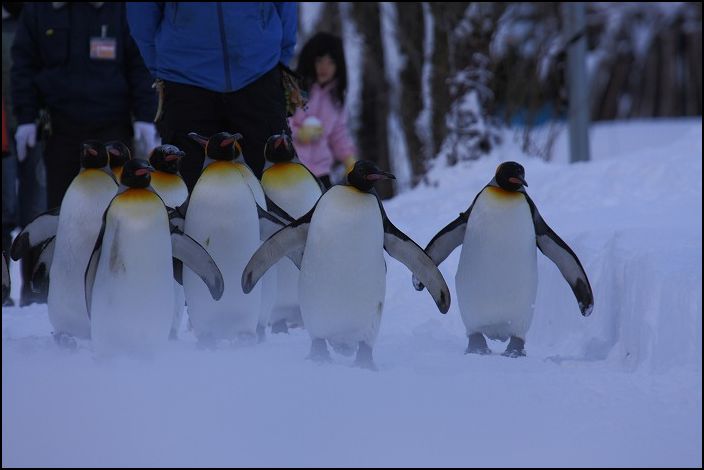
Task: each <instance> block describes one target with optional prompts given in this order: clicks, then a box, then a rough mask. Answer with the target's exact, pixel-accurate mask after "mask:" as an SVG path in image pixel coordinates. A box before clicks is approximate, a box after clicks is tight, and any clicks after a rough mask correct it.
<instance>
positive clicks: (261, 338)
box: [257, 325, 266, 343]
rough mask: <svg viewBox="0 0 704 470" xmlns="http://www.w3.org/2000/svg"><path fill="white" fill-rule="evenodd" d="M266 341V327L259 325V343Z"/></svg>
mask: <svg viewBox="0 0 704 470" xmlns="http://www.w3.org/2000/svg"><path fill="white" fill-rule="evenodd" d="M264 341H266V327H265V326H264V325H257V343H263V342H264Z"/></svg>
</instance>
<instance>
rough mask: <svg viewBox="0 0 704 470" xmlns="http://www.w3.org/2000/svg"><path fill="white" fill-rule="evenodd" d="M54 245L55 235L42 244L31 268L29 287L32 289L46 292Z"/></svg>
mask: <svg viewBox="0 0 704 470" xmlns="http://www.w3.org/2000/svg"><path fill="white" fill-rule="evenodd" d="M55 247H56V237H51V238H50V239H49V240H47V241H46V242H45V243H44V245H43V246H42V251H41V253H40V254H39V257H38V258H37V261H36V263H35V264H34V268H33V269H32V279H31V284H30V285H31V287H32V290H34V291H39V292H48V291H49V290H48V289H49V269H50V268H51V262H52V260H53V259H54V248H55Z"/></svg>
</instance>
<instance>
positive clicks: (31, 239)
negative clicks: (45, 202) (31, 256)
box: [10, 207, 60, 261]
mask: <svg viewBox="0 0 704 470" xmlns="http://www.w3.org/2000/svg"><path fill="white" fill-rule="evenodd" d="M59 209H60V208H59V207H55V208H53V209H51V210H49V211H46V212H44V213H41V214H39V215H38V216H36V217H35V218H34V220H32V221H31V222H30V223H28V224H27V225H26V226H25V228H24V229H23V230H22V231H21V232H20V234H19V235H17V237H16V238H15V240H14V241H13V242H12V247H11V248H10V257H11V258H12V259H13V260H15V261H17V260H19V259H20V258H24V257H25V256H26V255H27V253H28V252H29V249H30V248H32V247H35V246H38V245H40V244H41V243H43V242H44V241H46V240H48V239H49V238H51V237H53V236H56V231H57V230H58V228H59Z"/></svg>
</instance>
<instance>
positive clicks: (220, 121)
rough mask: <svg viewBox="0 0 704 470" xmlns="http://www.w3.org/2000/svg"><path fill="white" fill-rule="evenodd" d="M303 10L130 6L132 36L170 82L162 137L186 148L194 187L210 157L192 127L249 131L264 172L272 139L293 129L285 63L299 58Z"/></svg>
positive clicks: (254, 159) (257, 167) (185, 163)
mask: <svg viewBox="0 0 704 470" xmlns="http://www.w3.org/2000/svg"><path fill="white" fill-rule="evenodd" d="M296 8H297V7H296V4H295V3H290V2H269V3H225V2H198V3H195V2H193V3H190V2H144V3H137V2H134V3H133V2H129V3H128V4H127V18H128V21H129V23H130V31H131V33H132V36H133V37H134V39H135V41H136V42H137V45H138V46H139V49H140V51H141V52H142V57H143V58H144V62H145V63H146V65H147V67H148V68H149V70H150V71H151V72H152V75H153V76H154V77H155V78H156V79H157V83H159V86H163V89H162V93H163V109H162V111H163V114H162V115H161V117H160V121H159V122H158V126H159V130H160V132H161V136H162V140H163V142H164V143H166V144H173V145H176V146H177V147H179V148H180V149H182V150H184V151H185V152H186V157H184V158H183V159H182V160H181V175H182V176H183V179H184V180H185V182H186V185H187V186H188V188H189V190H192V189H193V186H195V183H196V181H197V179H198V176H199V175H200V172H201V169H202V167H203V160H204V153H203V148H202V147H201V146H200V145H199V144H198V143H196V142H194V141H192V140H191V139H190V138H188V133H189V132H197V133H198V134H201V135H204V136H208V137H209V136H211V135H213V134H216V133H218V132H221V131H229V132H238V133H240V134H242V135H243V140H242V141H241V144H242V151H243V154H244V158H245V161H246V162H247V164H248V165H249V166H250V167H251V168H252V171H254V173H255V174H256V175H257V177H261V174H262V171H263V169H264V144H265V143H266V140H267V138H269V136H271V135H273V134H278V133H281V132H282V131H284V130H285V131H288V132H290V131H289V129H288V123H287V119H286V118H287V115H286V100H285V95H284V90H283V85H282V75H281V74H282V71H281V67H280V64H283V65H287V64H288V62H289V60H290V59H291V57H292V56H293V52H294V48H295V45H296V28H297V22H298V18H297V9H296ZM160 108H161V107H160Z"/></svg>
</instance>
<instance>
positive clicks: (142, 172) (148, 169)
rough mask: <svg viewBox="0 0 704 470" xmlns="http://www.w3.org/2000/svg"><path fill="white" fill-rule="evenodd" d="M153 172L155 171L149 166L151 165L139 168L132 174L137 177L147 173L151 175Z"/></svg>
mask: <svg viewBox="0 0 704 470" xmlns="http://www.w3.org/2000/svg"><path fill="white" fill-rule="evenodd" d="M153 171H155V170H154V167H153V166H151V165H149V166H148V167H146V168H140V169H138V170H136V171H135V172H134V174H135V175H137V176H144V175H146V174H147V173H151V172H153Z"/></svg>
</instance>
